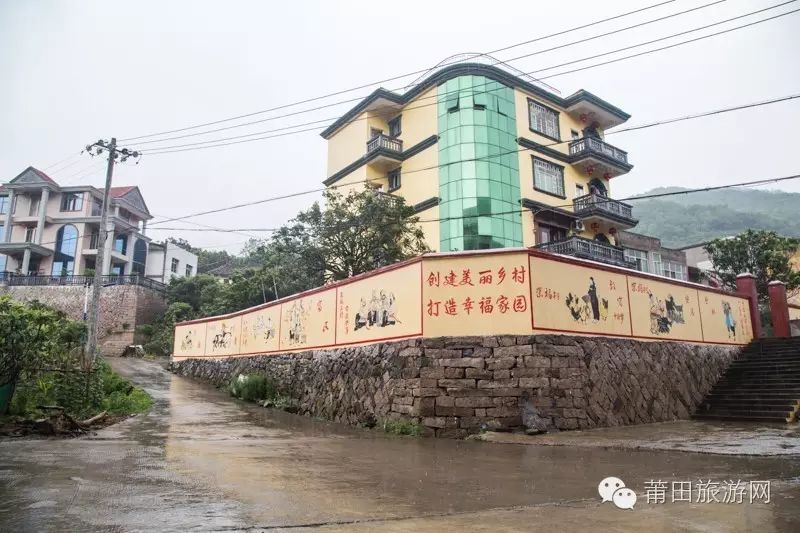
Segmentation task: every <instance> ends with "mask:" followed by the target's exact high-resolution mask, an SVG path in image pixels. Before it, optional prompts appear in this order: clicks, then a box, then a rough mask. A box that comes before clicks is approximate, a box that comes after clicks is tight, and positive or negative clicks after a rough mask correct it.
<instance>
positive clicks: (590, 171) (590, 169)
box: [586, 165, 594, 176]
mask: <svg viewBox="0 0 800 533" xmlns="http://www.w3.org/2000/svg"><path fill="white" fill-rule="evenodd" d="M586 173H587V174H589V175H590V176H591V175H592V174H594V167H593V166H592V165H589V166H588V167H586Z"/></svg>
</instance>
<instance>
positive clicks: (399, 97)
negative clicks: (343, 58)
mask: <svg viewBox="0 0 800 533" xmlns="http://www.w3.org/2000/svg"><path fill="white" fill-rule="evenodd" d="M470 75H472V76H475V75H481V76H486V77H487V78H491V79H493V80H495V81H499V82H501V83H504V84H505V85H509V86H511V87H515V88H520V89H523V90H525V91H527V92H529V93H532V94H534V95H536V96H538V97H539V98H542V99H543V100H545V101H547V102H549V103H552V104H555V105H557V106H559V107H562V108H568V107H570V106H572V105H574V104H576V103H578V102H580V101H587V102H591V103H593V104H595V105H596V106H598V107H601V108H603V109H604V110H606V111H608V112H609V113H611V114H613V115H616V116H617V117H619V118H620V120H622V121H626V120H628V119H629V118H630V115H629V114H628V113H626V112H625V111H623V110H621V109H620V108H618V107H616V106H614V105H612V104H610V103H609V102H606V101H605V100H603V99H602V98H600V97H599V96H596V95H594V94H592V93H590V92H589V91H586V90H584V89H580V90H578V91H576V92H575V93H573V94H571V95H569V96H567V97H566V98H564V97H562V96H558V95H557V94H553V93H551V92H550V91H547V90H545V89H543V88H541V87H539V86H537V85H534V84H533V83H530V82H528V81H525V80H523V79H522V78H520V77H519V76H516V75H514V74H511V73H510V72H507V71H506V70H503V69H501V68H499V67H496V66H493V65H485V64H482V63H459V64H455V65H449V66H447V67H444V68H443V69H441V70H439V71H437V72H434V73H433V74H431V75H430V76H428V77H427V78H425V79H424V80H422V81H421V82H419V83H418V84H416V85H415V86H414V87H412V88H411V89H409V90H408V91H406V92H405V93H403V94H399V93H396V92H394V91H390V90H388V89H384V88H383V87H380V88H378V89H375V90H374V91H373V92H372V93H371V94H370V95H368V96H367V97H365V98H364V99H363V100H361V101H360V102H359V103H357V104H356V105H355V106H353V107H352V108H350V109H349V110H348V111H346V112H345V113H344V114H343V115H342V116H340V117H339V118H338V119H337V120H336V121H335V122H334V123H333V124H331V125H330V126H328V127H327V128H325V129H324V130H323V131H322V132H321V133H320V136H322V138H324V139H329V138H330V137H331V136H332V135H333V134H334V133H336V132H337V131H338V130H339V129H340V128H341V127H342V126H344V125H345V124H347V123H349V122H351V121H352V120H353V119H354V118H356V117H357V116H358V115H360V114H361V113H363V112H364V110H365V109H366V108H367V107H368V106H369V105H370V104H371V103H372V102H374V101H376V100H378V99H380V98H384V99H386V100H390V101H392V102H394V103H396V104H401V105H405V104H407V103H408V102H410V101H411V100H413V99H414V98H416V97H417V96H419V95H420V94H421V93H422V92H424V91H426V90H428V89H429V88H431V87H433V86H435V85H440V84H441V83H443V82H445V81H447V80H449V79H451V78H456V77H458V76H470Z"/></svg>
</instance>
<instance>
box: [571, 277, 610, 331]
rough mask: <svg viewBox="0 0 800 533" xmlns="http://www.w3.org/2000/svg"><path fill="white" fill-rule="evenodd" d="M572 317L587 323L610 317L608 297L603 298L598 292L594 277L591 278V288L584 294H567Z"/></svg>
mask: <svg viewBox="0 0 800 533" xmlns="http://www.w3.org/2000/svg"><path fill="white" fill-rule="evenodd" d="M565 303H566V304H567V309H569V313H570V315H572V319H573V320H574V321H576V322H583V323H585V322H586V321H588V320H591V321H592V322H600V321H605V320H606V319H607V318H608V299H607V298H601V297H600V296H598V294H597V284H596V283H595V281H594V278H593V277H590V278H589V289H588V290H587V291H586V294H584V295H583V296H578V295H577V294H572V293H571V292H570V293H569V294H567V298H566V300H565Z"/></svg>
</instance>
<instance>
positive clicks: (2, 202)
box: [0, 196, 11, 215]
mask: <svg viewBox="0 0 800 533" xmlns="http://www.w3.org/2000/svg"><path fill="white" fill-rule="evenodd" d="M10 208H11V200H9V199H8V196H0V215H5V214H6V213H8V210H9V209H10Z"/></svg>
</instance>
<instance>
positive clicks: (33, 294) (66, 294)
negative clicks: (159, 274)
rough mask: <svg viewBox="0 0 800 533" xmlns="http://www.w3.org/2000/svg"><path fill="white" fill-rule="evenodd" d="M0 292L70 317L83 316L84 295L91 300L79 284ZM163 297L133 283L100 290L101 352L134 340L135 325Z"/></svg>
mask: <svg viewBox="0 0 800 533" xmlns="http://www.w3.org/2000/svg"><path fill="white" fill-rule="evenodd" d="M0 294H8V295H10V296H11V297H12V298H13V299H15V300H17V301H21V302H30V301H33V300H38V301H40V302H42V303H43V304H45V305H48V306H50V307H52V308H54V309H58V310H60V311H63V312H64V313H66V314H67V316H69V317H70V318H72V319H74V320H82V319H83V308H84V299H85V298H86V297H87V296H88V298H89V301H91V297H92V295H91V289H90V290H89V292H88V295H87V291H86V289H85V288H84V287H83V286H78V285H64V286H42V287H25V286H11V287H9V286H0ZM165 308H166V304H165V302H164V299H163V298H162V297H161V296H160V295H159V294H158V293H156V292H154V291H152V290H150V289H146V288H144V287H139V286H136V285H112V286H109V287H104V288H103V291H102V292H101V293H100V322H99V327H98V341H99V344H100V350H101V352H102V353H103V354H105V355H112V356H114V355H119V354H121V353H122V351H123V350H124V349H125V347H126V346H129V345H131V344H133V343H134V332H135V330H136V326H138V325H141V324H149V323H151V322H152V321H153V320H155V319H156V318H157V317H158V316H159V315H160V314H161V313H163V312H164V309H165Z"/></svg>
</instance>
